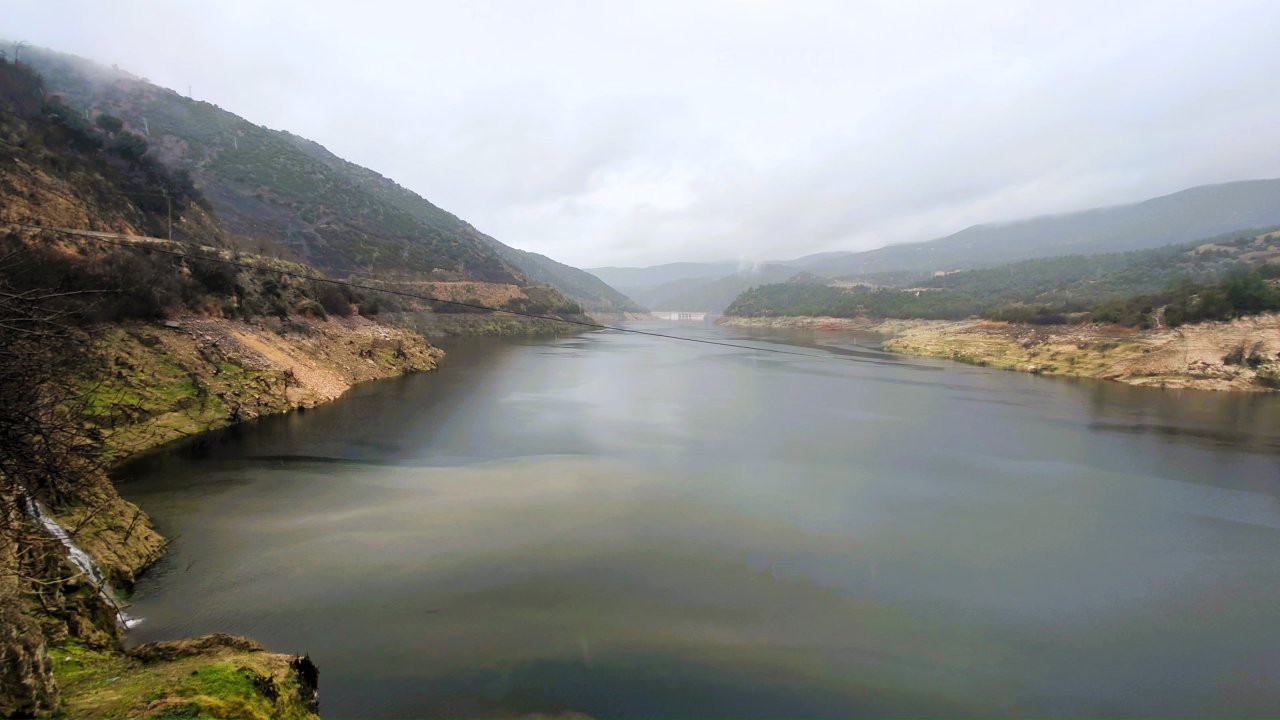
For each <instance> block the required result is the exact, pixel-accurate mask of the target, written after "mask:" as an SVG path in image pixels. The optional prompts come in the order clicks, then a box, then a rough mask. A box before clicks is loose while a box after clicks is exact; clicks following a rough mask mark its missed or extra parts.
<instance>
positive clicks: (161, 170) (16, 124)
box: [0, 59, 207, 235]
mask: <svg viewBox="0 0 1280 720" xmlns="http://www.w3.org/2000/svg"><path fill="white" fill-rule="evenodd" d="M0 111H3V112H4V113H5V114H7V115H8V117H5V118H3V125H4V130H5V131H6V132H13V133H14V135H15V136H17V137H19V138H24V139H25V142H27V143H28V144H30V145H31V146H33V147H38V148H39V152H33V153H31V154H30V155H29V156H28V158H27V159H28V160H34V161H36V162H38V163H39V164H41V165H43V166H45V167H46V168H47V169H49V170H51V171H53V172H54V173H57V174H60V175H67V174H71V173H74V172H77V171H84V172H85V173H87V174H89V175H92V176H101V177H103V178H105V179H106V180H107V182H106V183H99V185H98V188H99V192H101V193H102V194H103V195H104V196H105V195H110V194H111V192H112V191H115V192H118V193H119V194H120V195H121V196H123V198H124V200H123V202H126V203H128V204H129V205H132V206H134V207H136V208H137V209H138V210H140V211H142V213H143V214H144V216H145V217H147V219H148V223H147V225H148V227H147V228H146V229H147V231H148V232H150V233H151V234H155V235H159V234H162V230H163V229H164V228H165V227H166V223H167V214H168V211H169V208H170V205H172V210H173V215H174V219H175V221H176V220H180V219H181V217H182V214H183V213H184V212H186V211H187V210H188V209H189V208H190V207H192V206H193V205H201V206H205V207H207V202H206V201H205V199H204V196H203V195H202V194H201V193H200V191H199V190H197V189H196V187H195V184H194V183H193V182H192V180H191V177H190V175H189V174H188V173H187V172H186V171H185V170H176V171H175V170H170V169H169V168H167V167H166V166H165V165H163V164H162V163H160V162H159V161H158V160H156V159H155V158H154V157H153V156H152V155H151V154H150V152H149V148H148V145H147V140H146V138H144V137H142V136H141V135H138V134H136V133H133V132H130V131H128V130H126V129H125V124H124V122H123V121H122V120H120V118H117V117H115V116H113V115H109V114H106V113H99V114H98V115H97V116H96V118H95V119H94V120H93V121H90V119H89V118H88V117H87V116H86V113H84V112H81V111H77V110H76V109H74V108H72V107H71V106H69V105H67V104H66V103H64V102H63V101H62V98H61V97H60V96H58V95H46V93H45V91H44V85H43V82H42V81H41V79H40V76H39V75H37V74H36V73H35V72H34V71H33V70H31V68H30V67H28V66H27V65H25V64H22V63H13V62H8V61H6V60H4V59H0ZM108 188H109V189H108Z"/></svg>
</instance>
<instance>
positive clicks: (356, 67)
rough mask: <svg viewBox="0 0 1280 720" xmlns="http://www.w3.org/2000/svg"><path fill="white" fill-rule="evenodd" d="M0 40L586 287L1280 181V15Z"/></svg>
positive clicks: (229, 6)
mask: <svg viewBox="0 0 1280 720" xmlns="http://www.w3.org/2000/svg"><path fill="white" fill-rule="evenodd" d="M0 7H3V18H4V20H3V26H2V27H0V35H8V36H11V37H20V38H22V39H26V40H28V41H30V42H31V43H33V44H36V45H43V46H47V47H51V48H54V49H57V50H62V51H66V52H72V53H75V54H79V55H84V56H88V57H90V58H93V59H95V60H99V61H101V62H104V63H107V64H111V63H115V64H118V65H119V66H120V67H121V68H122V69H125V70H129V71H131V72H134V73H136V74H138V75H142V76H144V77H146V78H148V79H150V80H152V81H153V82H156V83H159V84H162V85H166V86H169V87H172V88H174V89H177V90H179V91H181V92H183V93H185V92H186V91H187V87H188V86H190V87H191V90H192V92H193V94H194V95H195V97H197V98H200V99H203V100H208V101H210V102H213V103H216V104H217V105H220V106H222V107H223V108H226V109H228V110H231V111H233V112H235V113H238V114H240V115H243V116H244V117H246V118H248V119H249V120H251V121H253V122H255V123H258V124H261V125H266V126H268V127H272V128H278V129H285V130H289V131H292V132H295V133H297V134H299V135H303V136H306V137H309V138H312V139H314V140H317V141H319V142H320V143H322V144H324V145H325V146H327V147H328V148H329V149H330V150H332V151H333V152H335V153H337V154H338V155H340V156H342V157H345V158H347V159H349V160H352V161H354V162H357V163H360V164H362V165H366V166H368V167H370V168H373V169H374V170H377V171H378V172H381V173H382V174H384V175H387V176H389V177H391V178H393V179H395V180H397V181H398V182H400V183H401V184H403V185H405V186H407V187H409V188H411V189H413V190H415V191H416V192H418V193H419V194H421V195H423V196H424V197H426V198H428V199H429V200H431V201H432V202H435V203H436V204H438V205H440V206H442V207H444V208H446V209H447V210H450V211H452V212H454V213H456V214H458V215H460V216H461V217H463V218H464V219H466V220H468V221H470V222H471V223H473V224H474V225H476V226H477V227H479V228H480V229H481V230H483V231H485V232H488V233H490V234H492V235H494V236H495V237H497V238H499V239H500V240H503V241H504V242H506V243H508V244H510V245H514V246H516V247H520V248H524V249H528V250H534V251H537V252H542V253H546V254H548V255H550V256H552V257H554V258H556V259H558V260H561V261H564V262H568V263H570V264H573V265H577V266H579V267H592V266H598V265H648V264H656V263H663V262H672V261H678V260H719V259H739V260H759V259H784V258H789V257H795V256H799V255H804V254H807V253H812V252H821V251H828V250H863V249H870V248H873V247H879V246H881V245H885V244H890V243H899V242H909V241H915V240H927V239H930V238H933V237H937V236H940V235H945V234H947V233H950V232H954V231H956V230H959V229H961V228H963V227H966V226H968V225H972V224H975V223H980V222H989V221H999V220H1011V219H1016V218H1020V217H1025V216H1029V215H1035V214H1043V213H1046V212H1060V211H1067V210H1073V209H1079V208H1085V207H1091V206H1095V205H1103V204H1114V203H1118V202H1128V201H1133V200H1140V199H1144V198H1146V197H1151V196H1154V195H1159V194H1164V193H1168V192H1173V191H1176V190H1179V189H1182V188H1184V187H1188V186H1192V185H1198V184H1203V183H1212V182H1222V181H1229V180H1237V179H1246V178H1259V177H1276V176H1280V92H1277V89H1280V35H1278V34H1277V30H1280V2H1276V1H1274V0H1262V1H1260V2H1226V1H1222V0H1217V1H1208V0H1206V1H1204V2H1194V3H1192V2H1171V1H1168V0H1163V1H1160V2H1137V1H1134V0H1122V1H1117V0H1108V1H1107V2H1100V3H1091V2H1081V1H1077V0H1071V1H1069V2H1053V3H1050V2H1044V1H1040V2H1017V3H1010V2H983V3H979V2H929V3H912V2H903V1H902V0H893V1H892V2H884V3H869V2H868V3H862V2H853V1H852V0H845V1H841V2H831V3H826V2H798V1H790V2H764V1H744V2H695V1H693V0H685V1H684V2H672V3H664V2H654V1H652V0H644V1H642V2H639V1H636V0H631V1H629V2H604V1H593V2H581V3H567V2H565V3H562V2H550V1H541V0H519V1H515V2H489V3H485V2H449V3H442V2H440V3H431V2H412V3H409V2H406V3H381V2H369V1H362V2H321V1H317V0H308V1H306V2H274V1H273V2H265V1H259V0H223V1H220V2H207V3H196V2H181V1H179V0H169V1H168V2H133V1H122V0H116V1H114V2H96V1H95V2H62V1H58V0H40V1H39V2H36V1H33V0H0Z"/></svg>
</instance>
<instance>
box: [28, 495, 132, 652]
mask: <svg viewBox="0 0 1280 720" xmlns="http://www.w3.org/2000/svg"><path fill="white" fill-rule="evenodd" d="M27 516H28V517H30V518H31V519H32V520H34V521H36V522H38V523H40V525H41V526H42V527H43V528H44V529H45V532H47V533H49V534H50V535H52V536H53V537H55V538H57V540H58V542H60V543H62V546H63V547H64V548H66V550H67V559H68V560H70V561H71V564H72V565H74V566H75V567H76V569H77V570H79V571H80V572H82V573H84V576H85V577H86V578H88V579H89V582H91V583H93V586H94V587H95V588H97V589H98V595H99V596H100V597H101V598H102V601H103V602H105V603H106V604H107V606H108V607H110V608H111V609H112V610H114V611H115V614H116V621H117V622H119V623H120V624H121V625H122V626H123V627H124V628H125V629H126V630H127V629H129V628H132V627H136V626H137V625H138V623H141V622H142V618H135V617H131V616H130V615H129V614H128V613H126V612H125V611H124V608H123V607H122V606H121V605H120V601H119V600H117V599H116V596H115V592H114V590H113V589H112V588H111V584H110V583H108V582H107V579H106V577H104V576H103V574H102V570H101V569H100V568H99V567H98V564H97V563H95V562H94V561H93V558H92V557H90V556H89V553H87V552H85V551H84V550H83V549H82V548H81V547H80V546H79V545H76V542H75V540H72V539H71V534H70V533H68V532H67V531H66V528H64V527H62V526H61V525H59V524H58V521H57V520H54V519H53V516H52V515H50V514H49V511H48V508H46V507H44V505H43V504H41V503H40V502H39V501H38V500H36V499H34V498H30V497H29V498H27Z"/></svg>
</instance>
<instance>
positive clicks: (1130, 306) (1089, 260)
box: [726, 230, 1280, 327]
mask: <svg viewBox="0 0 1280 720" xmlns="http://www.w3.org/2000/svg"><path fill="white" fill-rule="evenodd" d="M1277 262H1280V232H1278V231H1275V230H1270V231H1261V232H1260V231H1256V230H1255V231H1249V232H1238V233H1230V234H1227V235H1223V236H1219V237H1216V238H1213V239H1211V240H1207V241H1201V242H1197V243H1191V244H1185V245H1176V246H1170V247H1164V248H1155V249H1151V250H1142V251H1135V252H1129V253H1113V254H1108V255H1095V256H1080V255H1072V256H1065V257H1058V258H1048V259H1044V260H1029V261H1024V262H1019V263H1012V264H1009V265H1004V266H1000V267H996V268H985V269H981V270H971V271H965V272H957V273H951V274H948V275H944V276H939V277H933V278H930V279H928V280H925V281H923V282H921V283H920V284H918V285H916V286H913V287H908V288H877V287H865V286H854V287H837V286H828V285H815V284H797V283H784V284H774V285H766V286H762V287H758V288H755V289H753V290H751V291H748V292H746V293H743V294H742V295H741V296H740V297H739V298H738V299H737V300H735V301H734V303H733V304H732V305H731V306H730V307H729V309H728V310H727V311H726V314H729V315H739V316H745V317H768V316H806V315H810V316H830V317H861V316H870V317H883V318H920V319H937V320H950V319H961V318H966V317H973V316H980V317H984V318H988V319H994V320H1009V321H1018V322H1033V323H1039V324H1050V323H1061V322H1069V321H1072V322H1111V323H1118V324H1123V325H1130V326H1135V327H1149V326H1152V325H1154V324H1157V323H1159V322H1164V323H1166V324H1170V325H1176V324H1179V323H1183V322H1198V321H1201V320H1217V319H1227V318H1231V317H1236V316H1238V315H1240V314H1248V313H1256V312H1263V311H1266V310H1273V309H1277V307H1276V299H1275V289H1274V283H1272V282H1271V281H1272V280H1273V279H1274V278H1275V277H1276V275H1275V268H1276V267H1277V265H1276V264H1275V263H1277Z"/></svg>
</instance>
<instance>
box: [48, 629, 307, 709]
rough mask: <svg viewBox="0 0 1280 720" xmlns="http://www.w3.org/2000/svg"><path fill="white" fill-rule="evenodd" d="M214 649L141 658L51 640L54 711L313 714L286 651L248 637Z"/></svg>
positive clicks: (74, 643)
mask: <svg viewBox="0 0 1280 720" xmlns="http://www.w3.org/2000/svg"><path fill="white" fill-rule="evenodd" d="M235 645H238V647H231V646H228V647H223V648H219V649H217V650H215V651H214V652H213V653H212V654H198V655H191V656H187V657H179V658H177V659H173V660H161V661H156V662H144V661H143V660H141V659H139V658H136V657H133V656H130V655H124V654H121V653H119V652H114V651H103V650H93V649H90V648H87V647H85V646H83V645H81V644H79V643H76V642H67V643H65V644H63V645H60V646H56V647H52V648H50V656H51V657H52V658H53V662H54V675H55V677H56V678H57V680H58V685H59V687H60V688H61V689H62V697H63V703H62V708H61V711H60V713H59V715H58V717H63V718H76V719H77V720H80V719H83V720H96V719H98V718H103V719H106V718H155V719H158V718H210V719H213V718H218V719H222V718H237V719H243V720H314V719H315V718H316V715H315V714H313V713H311V712H310V711H308V710H307V709H306V706H305V703H304V702H303V700H302V699H301V698H302V697H303V696H304V695H305V692H304V691H302V690H301V688H300V687H299V684H298V680H297V676H296V674H295V673H294V672H293V671H292V670H291V668H290V667H289V660H290V658H289V656H287V655H277V654H274V653H268V652H263V651H262V650H260V649H253V648H254V646H253V645H252V644H251V643H248V642H247V641H242V642H240V643H235Z"/></svg>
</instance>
